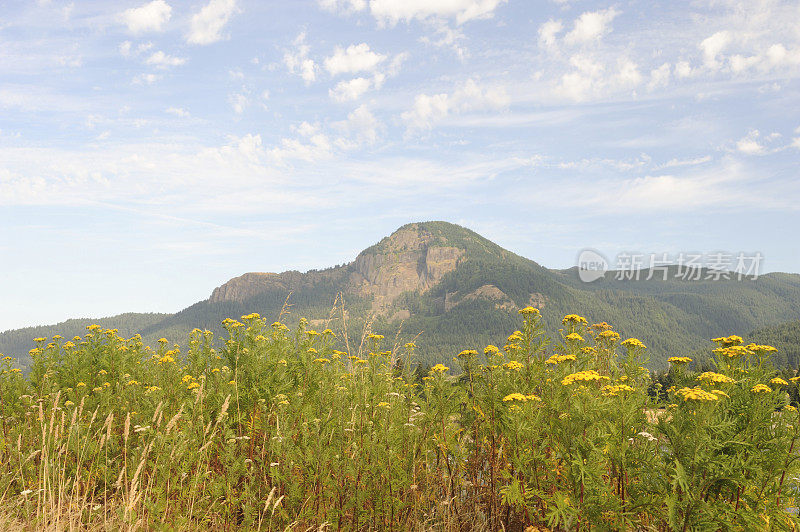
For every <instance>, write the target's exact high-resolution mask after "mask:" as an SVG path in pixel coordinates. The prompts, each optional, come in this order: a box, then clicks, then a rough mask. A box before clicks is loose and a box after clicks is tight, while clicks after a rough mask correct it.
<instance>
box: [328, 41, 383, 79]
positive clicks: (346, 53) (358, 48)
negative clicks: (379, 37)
mask: <svg viewBox="0 0 800 532" xmlns="http://www.w3.org/2000/svg"><path fill="white" fill-rule="evenodd" d="M385 59H386V56H385V55H383V54H378V53H375V52H373V51H372V50H370V49H369V45H368V44H367V43H363V42H362V43H361V44H353V45H351V46H348V47H347V49H343V48H341V47H339V46H337V47H336V49H335V50H334V52H333V55H331V56H330V57H328V58H326V59H325V69H326V70H327V71H328V72H329V73H330V74H331V75H332V76H336V75H337V74H349V73H355V72H364V71H366V72H373V71H375V69H376V68H377V66H378V65H379V64H380V63H381V62H382V61H384V60H385Z"/></svg>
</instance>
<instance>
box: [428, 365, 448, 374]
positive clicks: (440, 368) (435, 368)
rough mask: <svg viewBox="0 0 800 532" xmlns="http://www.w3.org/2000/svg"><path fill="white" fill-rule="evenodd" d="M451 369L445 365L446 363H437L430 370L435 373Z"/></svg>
mask: <svg viewBox="0 0 800 532" xmlns="http://www.w3.org/2000/svg"><path fill="white" fill-rule="evenodd" d="M449 369H450V368H448V367H447V366H445V365H444V364H436V365H435V366H433V367H432V368H431V371H430V372H431V374H433V373H444V372H445V371H447V370H449Z"/></svg>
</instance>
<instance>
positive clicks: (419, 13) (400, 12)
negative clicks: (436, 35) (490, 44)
mask: <svg viewBox="0 0 800 532" xmlns="http://www.w3.org/2000/svg"><path fill="white" fill-rule="evenodd" d="M502 3H505V0H370V3H369V8H370V11H371V13H372V16H374V17H375V18H376V19H377V20H378V21H379V22H381V23H384V24H389V25H394V24H397V23H398V22H400V21H406V22H410V21H412V20H414V19H417V20H425V19H427V18H430V17H439V18H455V20H456V23H457V24H463V23H464V22H467V21H468V20H473V19H481V18H489V17H492V16H493V15H494V11H495V9H497V7H498V6H499V5H500V4H502ZM350 4H351V5H354V4H355V3H354V2H350ZM362 9H363V8H362Z"/></svg>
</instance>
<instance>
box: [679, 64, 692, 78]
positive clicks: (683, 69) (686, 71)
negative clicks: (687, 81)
mask: <svg viewBox="0 0 800 532" xmlns="http://www.w3.org/2000/svg"><path fill="white" fill-rule="evenodd" d="M694 73H695V72H694V70H693V69H692V67H691V65H690V64H689V62H688V61H678V62H677V63H675V75H676V76H677V77H678V78H680V79H684V78H688V77H690V76H692V75H694Z"/></svg>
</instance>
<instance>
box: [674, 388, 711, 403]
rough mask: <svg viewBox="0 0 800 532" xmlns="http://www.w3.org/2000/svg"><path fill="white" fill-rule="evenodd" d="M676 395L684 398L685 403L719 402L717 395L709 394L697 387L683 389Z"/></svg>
mask: <svg viewBox="0 0 800 532" xmlns="http://www.w3.org/2000/svg"><path fill="white" fill-rule="evenodd" d="M675 394H676V395H679V396H681V397H683V400H684V401H697V402H711V401H718V400H719V397H717V395H716V394H713V393H711V392H707V391H705V390H704V389H702V388H700V387H699V386H695V387H694V388H681V389H680V390H678V391H677V392H675Z"/></svg>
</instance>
